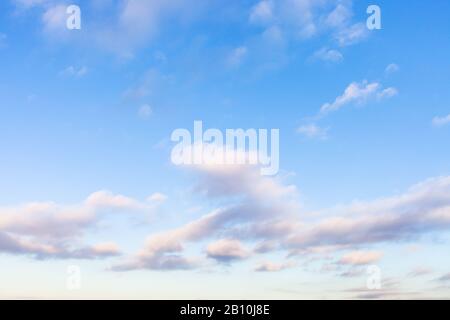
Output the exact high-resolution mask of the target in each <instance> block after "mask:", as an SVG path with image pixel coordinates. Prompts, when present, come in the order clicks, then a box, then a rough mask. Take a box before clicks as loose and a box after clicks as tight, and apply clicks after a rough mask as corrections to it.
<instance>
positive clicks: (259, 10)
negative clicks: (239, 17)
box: [249, 0, 274, 24]
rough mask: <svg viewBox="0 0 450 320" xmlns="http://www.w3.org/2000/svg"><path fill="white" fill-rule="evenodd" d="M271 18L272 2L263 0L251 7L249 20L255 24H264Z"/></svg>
mask: <svg viewBox="0 0 450 320" xmlns="http://www.w3.org/2000/svg"><path fill="white" fill-rule="evenodd" d="M273 18H274V17H273V2H272V1H270V0H263V1H260V2H259V3H257V4H256V5H255V6H254V7H253V8H252V9H251V11H250V17H249V20H250V22H251V23H255V24H266V23H268V22H270V21H272V19H273Z"/></svg>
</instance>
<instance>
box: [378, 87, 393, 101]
mask: <svg viewBox="0 0 450 320" xmlns="http://www.w3.org/2000/svg"><path fill="white" fill-rule="evenodd" d="M396 95H398V90H397V89H396V88H392V87H391V88H386V89H383V90H382V91H381V92H378V93H377V98H378V99H385V98H392V97H395V96H396Z"/></svg>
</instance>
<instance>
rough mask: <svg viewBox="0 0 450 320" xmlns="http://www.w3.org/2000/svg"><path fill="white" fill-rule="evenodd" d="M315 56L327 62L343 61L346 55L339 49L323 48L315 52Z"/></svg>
mask: <svg viewBox="0 0 450 320" xmlns="http://www.w3.org/2000/svg"><path fill="white" fill-rule="evenodd" d="M313 58H314V59H317V60H323V61H327V62H341V61H342V60H344V56H343V55H342V53H340V52H339V51H337V50H334V49H328V48H322V49H320V50H318V51H316V52H315V53H314V54H313Z"/></svg>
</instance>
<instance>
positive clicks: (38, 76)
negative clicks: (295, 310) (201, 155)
mask: <svg viewBox="0 0 450 320" xmlns="http://www.w3.org/2000/svg"><path fill="white" fill-rule="evenodd" d="M71 4H76V5H78V6H79V7H80V9H81V21H82V27H81V30H68V29H67V28H66V26H65V25H66V19H67V14H66V12H65V10H66V8H67V6H68V5H71ZM372 4H376V5H378V6H379V7H380V9H381V22H382V28H381V30H368V29H367V27H366V20H367V18H368V16H369V15H368V14H367V13H366V9H367V7H368V6H369V5H372ZM449 12H450V3H449V2H448V1H445V0H438V1H432V2H431V3H430V2H429V1H420V0H417V1H412V2H410V3H408V4H405V3H403V2H402V3H400V2H399V1H381V0H380V1H376V3H375V2H372V1H370V2H369V1H351V0H321V1H310V0H278V1H275V0H274V1H270V0H263V1H253V0H252V1H250V0H248V1H247V0H246V1H239V2H237V1H231V3H230V1H221V0H211V1H206V0H200V1H197V2H196V3H195V6H194V5H193V4H192V3H191V2H187V1H182V0H169V1H160V0H149V1H137V0H128V1H125V0H123V1H121V0H120V1H119V0H117V1H114V0H96V1H70V2H67V1H58V0H7V1H2V3H1V4H0V101H1V102H0V110H1V113H2V117H1V118H0V149H1V150H2V157H1V158H0V261H1V266H2V272H1V273H0V298H24V297H25V298H26V297H31V298H138V299H147V298H167V299H171V298H193V299H194V298H255V299H257V298H273V299H277V298H286V299H298V298H313V299H314V298H399V297H400V298H428V297H436V298H448V297H449V294H450V290H449V288H450V287H449V285H450V274H449V272H450V270H449V269H450V260H449V258H448V254H447V253H448V241H449V240H450V239H449V228H450V165H449V163H450V162H449V159H450V150H449V148H446V146H447V145H448V141H449V138H450V117H448V115H449V114H450V91H449V90H448V84H449V83H450V63H449V59H448V58H449V56H450V41H448V37H449V31H448V30H450V22H449V19H448V13H449ZM321 110H322V111H321ZM196 120H201V121H203V125H204V127H205V128H218V129H220V130H226V129H228V128H244V129H248V128H262V129H273V128H277V129H280V171H279V174H278V175H277V176H275V177H265V176H260V175H258V174H255V171H254V168H253V167H251V166H238V167H227V168H214V169H211V168H204V167H189V166H187V167H178V166H175V165H173V164H172V163H171V160H170V154H171V149H172V148H173V146H174V143H173V142H171V141H170V136H171V133H172V132H173V131H174V130H175V129H178V128H186V129H188V130H190V131H192V130H193V125H194V121H196ZM73 265H75V266H79V268H80V270H81V281H82V282H81V283H82V285H81V287H80V288H79V289H78V290H68V289H67V287H66V281H67V277H68V274H67V268H68V266H73ZM370 265H376V266H377V267H378V268H379V270H380V271H381V275H382V276H381V281H382V282H381V283H382V288H381V289H380V290H371V289H369V288H367V286H366V282H367V279H368V276H369V275H368V274H367V272H366V269H367V267H368V266H370Z"/></svg>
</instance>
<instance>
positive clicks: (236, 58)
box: [227, 46, 248, 67]
mask: <svg viewBox="0 0 450 320" xmlns="http://www.w3.org/2000/svg"><path fill="white" fill-rule="evenodd" d="M247 54H248V49H247V47H245V46H241V47H237V48H235V49H233V50H232V51H231V52H230V54H229V55H228V58H227V64H228V66H230V67H238V66H240V65H241V64H242V63H243V61H244V59H245V57H246V56H247Z"/></svg>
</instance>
